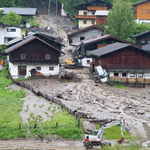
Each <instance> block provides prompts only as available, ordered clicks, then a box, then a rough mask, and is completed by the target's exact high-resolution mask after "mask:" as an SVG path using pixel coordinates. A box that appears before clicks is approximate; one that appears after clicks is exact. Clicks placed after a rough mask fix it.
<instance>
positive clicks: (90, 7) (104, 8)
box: [87, 6, 108, 10]
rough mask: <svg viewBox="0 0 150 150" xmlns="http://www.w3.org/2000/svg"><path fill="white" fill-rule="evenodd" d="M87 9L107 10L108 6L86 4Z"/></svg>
mask: <svg viewBox="0 0 150 150" xmlns="http://www.w3.org/2000/svg"><path fill="white" fill-rule="evenodd" d="M87 10H108V7H92V6H88V7H87Z"/></svg>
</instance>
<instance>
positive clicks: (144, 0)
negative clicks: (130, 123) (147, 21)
mask: <svg viewBox="0 0 150 150" xmlns="http://www.w3.org/2000/svg"><path fill="white" fill-rule="evenodd" d="M147 1H148V0H143V1H140V2H137V3H135V4H132V6H135V5H138V4H141V3H144V2H147Z"/></svg>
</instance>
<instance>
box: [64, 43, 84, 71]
mask: <svg viewBox="0 0 150 150" xmlns="http://www.w3.org/2000/svg"><path fill="white" fill-rule="evenodd" d="M85 56H86V52H85V48H84V43H83V42H82V41H81V43H80V44H79V45H78V46H77V47H76V49H75V50H74V51H73V53H72V59H70V60H65V65H64V67H65V68H71V69H76V68H82V67H83V66H82V64H81V59H83V58H84V57H85ZM79 60H80V62H79Z"/></svg>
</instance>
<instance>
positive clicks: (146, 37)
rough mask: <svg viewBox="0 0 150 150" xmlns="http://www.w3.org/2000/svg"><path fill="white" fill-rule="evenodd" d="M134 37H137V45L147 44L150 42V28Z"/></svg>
mask: <svg viewBox="0 0 150 150" xmlns="http://www.w3.org/2000/svg"><path fill="white" fill-rule="evenodd" d="M132 37H133V38H136V44H137V45H146V44H150V30H149V31H146V32H143V33H140V34H137V35H134V36H132Z"/></svg>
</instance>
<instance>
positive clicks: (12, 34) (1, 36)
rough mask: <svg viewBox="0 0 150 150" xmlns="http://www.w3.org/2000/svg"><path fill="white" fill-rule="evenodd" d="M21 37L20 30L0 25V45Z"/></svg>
mask: <svg viewBox="0 0 150 150" xmlns="http://www.w3.org/2000/svg"><path fill="white" fill-rule="evenodd" d="M20 35H21V28H19V27H13V26H8V25H3V24H0V45H2V44H4V43H6V42H8V41H10V40H13V39H15V38H17V37H19V36H20Z"/></svg>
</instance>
